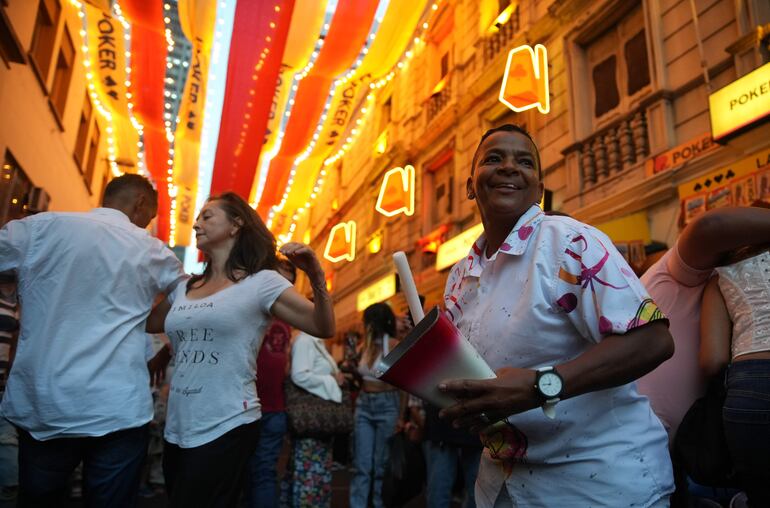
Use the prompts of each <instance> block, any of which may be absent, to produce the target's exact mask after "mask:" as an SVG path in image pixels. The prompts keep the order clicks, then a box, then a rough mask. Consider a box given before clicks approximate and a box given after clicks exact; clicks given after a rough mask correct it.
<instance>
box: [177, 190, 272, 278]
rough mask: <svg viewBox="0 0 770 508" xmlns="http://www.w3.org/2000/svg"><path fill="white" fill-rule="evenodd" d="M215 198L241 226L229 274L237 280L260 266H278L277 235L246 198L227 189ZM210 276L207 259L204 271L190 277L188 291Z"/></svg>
mask: <svg viewBox="0 0 770 508" xmlns="http://www.w3.org/2000/svg"><path fill="white" fill-rule="evenodd" d="M212 201H216V203H217V206H219V207H220V208H222V210H223V211H224V212H225V214H226V215H227V218H228V219H230V221H232V222H233V223H236V224H238V225H239V226H240V228H239V229H238V234H237V235H236V237H235V244H234V245H233V248H232V249H231V250H230V255H229V256H228V257H227V261H225V274H226V275H227V278H228V279H230V280H231V281H233V282H238V281H239V280H241V279H243V278H244V277H248V276H249V275H253V274H255V273H257V272H259V271H260V270H275V269H276V268H278V255H277V253H276V245H275V237H274V236H273V234H272V233H271V232H270V230H269V229H267V226H265V223H264V222H262V219H261V218H260V217H259V215H257V212H255V211H254V209H253V208H252V207H251V206H249V204H248V203H247V202H246V200H244V199H243V198H242V197H240V196H239V195H238V194H236V193H234V192H225V193H224V194H220V195H219V196H212V197H210V198H209V199H208V202H209V203H211V202H212ZM207 261H208V260H207ZM236 271H242V272H244V273H245V274H246V275H244V277H239V276H237V275H236V274H235V272H236ZM210 278H211V263H209V262H207V263H206V268H205V269H204V270H203V273H202V274H200V275H193V276H192V277H191V278H190V279H189V280H188V281H187V290H188V291H189V290H190V288H192V286H193V284H195V283H196V282H197V281H199V280H201V279H203V280H204V281H208V280H209V279H210Z"/></svg>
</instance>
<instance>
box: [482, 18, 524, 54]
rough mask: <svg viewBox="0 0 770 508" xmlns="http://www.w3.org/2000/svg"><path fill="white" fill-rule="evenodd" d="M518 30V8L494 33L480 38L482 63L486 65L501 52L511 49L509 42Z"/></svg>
mask: <svg viewBox="0 0 770 508" xmlns="http://www.w3.org/2000/svg"><path fill="white" fill-rule="evenodd" d="M518 31H519V9H516V10H515V11H514V12H513V14H512V15H511V19H509V20H508V21H507V22H506V23H505V24H503V25H500V26H499V27H498V29H497V31H496V32H495V33H494V34H491V35H488V36H486V37H484V39H483V40H482V52H483V55H484V65H488V64H489V63H490V62H491V61H492V60H494V59H495V57H496V56H497V55H498V54H499V53H500V52H501V51H506V50H509V49H511V48H510V47H509V46H510V42H511V40H512V39H513V36H514V34H516V32H518Z"/></svg>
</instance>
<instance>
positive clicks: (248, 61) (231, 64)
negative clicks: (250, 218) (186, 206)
mask: <svg viewBox="0 0 770 508" xmlns="http://www.w3.org/2000/svg"><path fill="white" fill-rule="evenodd" d="M293 9H294V0H279V1H276V2H267V1H264V0H250V1H249V0H247V1H244V0H241V1H239V2H238V4H237V5H236V8H235V22H234V24H233V35H232V39H231V42H230V56H229V59H228V62H227V85H226V86H225V99H224V105H223V107H222V120H221V123H220V127H219V141H218V143H217V153H216V159H215V161H214V173H213V175H212V178H211V194H219V193H221V192H224V191H227V190H232V191H234V192H236V193H237V194H239V195H240V196H242V197H243V198H244V199H248V198H249V193H250V192H251V185H252V182H253V181H254V173H255V172H256V169H257V163H258V162H259V154H260V152H261V150H262V144H263V142H264V139H265V130H266V128H267V120H268V116H269V114H270V107H271V104H272V101H273V91H274V89H275V84H276V80H277V79H278V71H279V69H280V66H281V59H282V57H283V50H284V48H285V46H286V38H287V34H288V32H289V25H290V22H291V14H292V11H293ZM265 51H267V53H265Z"/></svg>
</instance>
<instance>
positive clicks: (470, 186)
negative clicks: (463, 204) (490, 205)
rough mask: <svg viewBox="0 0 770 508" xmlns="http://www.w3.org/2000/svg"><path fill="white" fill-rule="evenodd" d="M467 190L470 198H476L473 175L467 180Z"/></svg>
mask: <svg viewBox="0 0 770 508" xmlns="http://www.w3.org/2000/svg"><path fill="white" fill-rule="evenodd" d="M465 192H466V193H467V196H468V199H476V193H475V192H473V177H472V176H469V177H468V179H467V180H466V181H465Z"/></svg>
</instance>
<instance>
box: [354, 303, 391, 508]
mask: <svg viewBox="0 0 770 508" xmlns="http://www.w3.org/2000/svg"><path fill="white" fill-rule="evenodd" d="M364 327H365V328H366V341H365V345H364V350H363V352H362V354H361V360H360V361H359V363H358V372H359V374H360V375H361V377H362V378H363V382H362V384H361V392H360V393H359V395H358V398H357V399H356V413H355V427H354V429H353V440H354V443H353V446H354V448H353V467H354V469H355V471H354V473H353V478H352V479H351V480H350V507H351V508H366V507H367V506H369V504H368V499H369V492H370V491H371V493H372V499H371V506H373V507H374V508H382V507H383V501H382V480H383V477H384V476H385V464H387V462H388V456H389V449H388V446H387V440H388V438H389V437H390V436H392V435H393V433H394V432H395V428H396V422H397V420H398V415H399V404H400V397H399V392H398V390H396V389H395V388H394V387H393V386H391V385H389V384H387V383H384V382H382V381H380V380H378V379H377V377H376V376H375V373H374V371H375V366H376V365H377V362H378V361H380V359H381V358H382V357H383V356H385V355H387V354H388V353H389V352H390V348H391V346H392V345H394V344H395V341H393V344H391V341H392V340H393V339H391V337H393V336H395V335H396V317H395V315H394V314H393V311H392V310H391V308H390V307H389V306H388V305H387V304H385V303H375V304H373V305H370V306H369V307H367V308H366V309H365V310H364Z"/></svg>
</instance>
